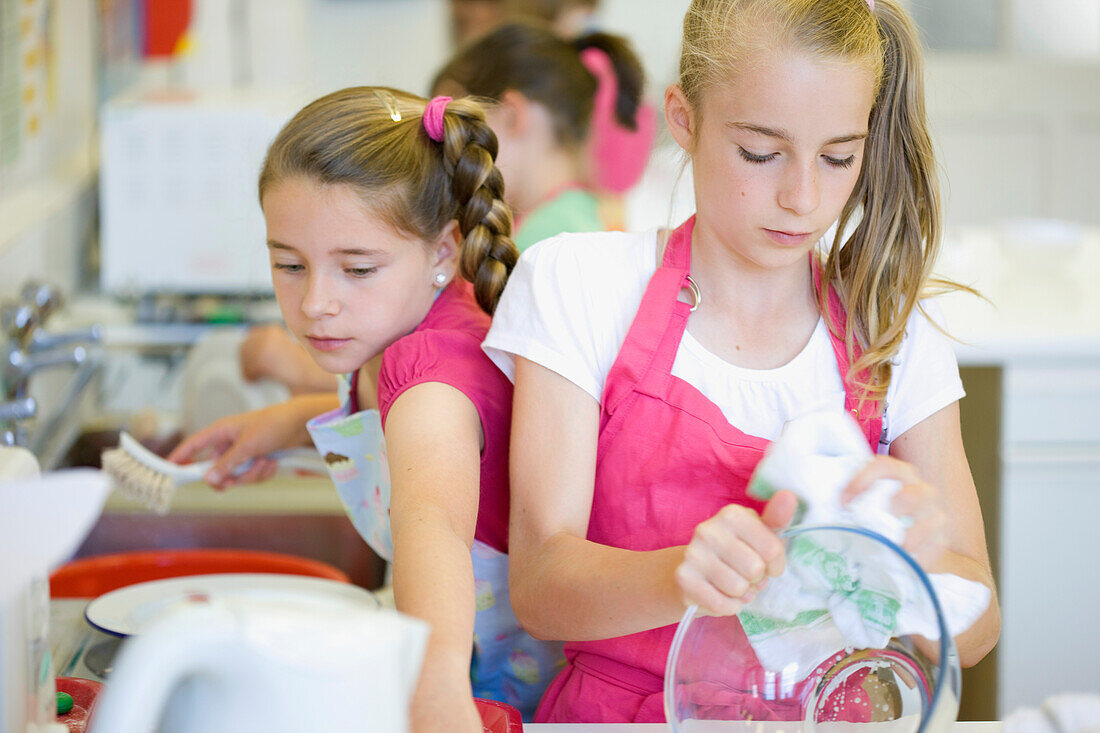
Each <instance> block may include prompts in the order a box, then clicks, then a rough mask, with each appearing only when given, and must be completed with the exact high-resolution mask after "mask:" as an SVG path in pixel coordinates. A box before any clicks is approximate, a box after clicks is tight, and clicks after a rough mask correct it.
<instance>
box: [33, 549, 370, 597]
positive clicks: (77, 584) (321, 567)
mask: <svg viewBox="0 0 1100 733" xmlns="http://www.w3.org/2000/svg"><path fill="white" fill-rule="evenodd" d="M213 573H282V574H286V575H308V576H311V577H315V578H327V579H329V580H337V581H340V582H342V583H347V582H350V581H349V580H348V576H347V575H346V574H345V573H344V572H343V571H341V570H340V569H338V568H335V567H333V566H332V565H329V564H328V563H323V562H320V561H319V560H310V559H308V558H304V557H297V556H295V555H284V554H280V553H276V552H260V551H257V550H220V549H180V550H144V551H139V552H122V553H118V554H115V555H98V556H95V557H86V558H81V559H79V560H73V561H72V562H70V563H67V564H65V565H62V566H61V567H60V568H58V569H57V570H56V571H55V572H54V573H53V575H51V576H50V597H52V598H96V597H98V596H101V595H103V594H104V593H107V592H109V591H112V590H115V589H116V588H122V587H124V586H127V585H133V584H134V583H144V582H145V581H147V580H160V579H162V578H176V577H179V576H182V575H209V574H213Z"/></svg>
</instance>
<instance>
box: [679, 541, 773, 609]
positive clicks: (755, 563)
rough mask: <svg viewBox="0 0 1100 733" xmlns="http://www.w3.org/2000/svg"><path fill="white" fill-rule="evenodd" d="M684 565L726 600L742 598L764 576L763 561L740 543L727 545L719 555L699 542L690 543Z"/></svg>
mask: <svg viewBox="0 0 1100 733" xmlns="http://www.w3.org/2000/svg"><path fill="white" fill-rule="evenodd" d="M734 545H736V546H734ZM684 562H685V564H687V565H689V566H690V567H691V568H693V569H694V570H695V571H696V572H697V573H698V575H699V576H700V577H701V578H702V579H703V580H704V581H706V582H707V583H708V584H709V585H711V586H713V587H714V588H715V589H716V590H717V591H718V592H719V593H721V594H722V595H723V596H726V597H727V598H739V597H740V596H743V595H745V594H746V593H748V592H750V591H751V590H752V587H753V584H754V583H757V582H760V581H761V580H762V579H763V577H764V570H765V566H764V561H763V559H761V558H760V556H758V555H757V554H756V553H755V552H753V551H752V550H751V549H750V548H749V547H748V546H746V545H745V544H744V543H741V542H736V543H732V544H727V546H726V547H724V548H723V551H722V553H721V554H715V553H714V552H713V550H712V549H711V548H707V547H703V546H702V543H692V544H691V545H688V548H687V551H686V552H685V553H684Z"/></svg>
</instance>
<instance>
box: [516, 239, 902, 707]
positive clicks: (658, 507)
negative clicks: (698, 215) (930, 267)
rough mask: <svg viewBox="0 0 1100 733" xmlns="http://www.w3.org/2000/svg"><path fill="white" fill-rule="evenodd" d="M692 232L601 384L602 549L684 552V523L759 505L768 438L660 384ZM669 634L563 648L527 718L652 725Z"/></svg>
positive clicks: (832, 323) (598, 491)
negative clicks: (753, 493) (757, 476)
mask: <svg viewBox="0 0 1100 733" xmlns="http://www.w3.org/2000/svg"><path fill="white" fill-rule="evenodd" d="M694 223H695V220H694V217H693V218H691V219H689V220H688V221H687V222H685V223H684V224H683V225H681V226H680V227H679V228H678V229H677V230H676V231H675V232H673V233H672V235H671V236H670V237H669V241H668V245H667V246H666V248H665V254H664V260H663V262H662V265H661V267H660V268H658V269H657V271H656V272H655V273H654V275H653V277H652V278H651V279H650V281H649V285H648V287H647V288H646V292H645V295H644V297H643V298H642V303H641V306H639V308H638V313H637V315H636V316H635V317H634V322H633V323H632V324H631V326H630V330H629V332H628V333H627V336H626V340H625V341H624V343H623V346H622V349H621V350H620V351H619V355H618V357H617V358H616V360H615V363H614V365H613V366H612V367H611V371H610V373H609V374H608V377H607V382H606V384H605V385H604V391H603V399H602V400H601V414H600V436H599V443H598V446H597V453H596V476H595V491H594V495H593V499H592V513H591V519H590V521H589V525H588V539H589V540H591V541H593V542H598V543H600V544H602V545H609V546H612V547H621V548H625V549H628V550H638V551H644V550H656V549H661V548H665V547H671V546H675V545H685V544H687V543H688V542H689V541H690V540H691V536H692V533H693V532H694V530H695V527H696V525H698V524H699V523H701V522H703V521H704V520H707V519H710V518H711V517H712V516H714V515H715V514H717V513H718V511H719V510H720V509H721V508H722V507H724V506H726V505H727V504H742V505H745V506H749V507H752V508H753V509H755V510H757V511H760V510H761V509H762V508H763V503H762V502H760V501H758V500H756V499H754V498H752V497H750V496H748V495H747V493H746V487H747V485H748V481H749V477H750V476H751V475H752V472H753V469H755V468H756V464H757V463H758V462H759V461H760V459H761V457H762V456H763V453H764V450H765V449H766V448H767V446H768V443H769V441H767V440H764V439H763V438H758V437H755V436H752V435H746V434H745V433H743V432H741V431H740V430H738V429H737V428H735V427H734V426H732V425H730V423H729V422H728V421H727V420H726V418H725V415H723V413H722V411H721V409H720V408H719V407H718V406H717V405H715V404H714V403H713V402H711V401H710V400H708V399H707V398H706V397H705V396H703V394H702V393H701V392H699V390H697V389H696V388H695V387H693V386H692V385H690V384H688V383H687V382H685V381H684V380H682V379H680V378H678V377H674V376H672V364H673V362H674V360H675V358H676V350H677V348H678V347H679V345H680V340H681V338H682V337H683V333H684V329H685V328H686V327H687V320H688V315H689V313H690V310H691V306H690V305H689V304H688V303H685V302H682V301H680V300H679V299H678V296H679V293H680V291H681V290H682V289H684V288H686V287H689V285H688V275H689V273H690V268H691V232H692V228H693V226H694ZM814 279H815V283H816V282H817V280H818V277H817V269H816V267H815V269H814ZM692 286H694V283H692ZM829 296H830V297H829V309H828V310H829V313H828V320H827V323H828V325H829V333H830V338H831V340H832V343H833V351H834V353H835V355H836V359H837V365H838V366H839V368H840V374H841V376H842V377H843V378H844V379H845V393H846V397H845V407H846V409H848V410H849V411H850V412H852V413H853V414H854V415H855V416H856V417H857V418H858V420H859V423H860V426H861V427H862V428H863V431H864V433H865V434H866V436H867V441H868V443H869V444H870V445H871V448H872V450H874V449H875V448H876V447H877V446H878V442H879V435H880V433H881V430H882V419H881V417H880V416H879V413H878V409H877V407H878V405H877V404H876V403H872V402H870V401H868V402H865V403H864V404H863V406H862V409H860V408H859V399H858V392H857V390H856V388H855V386H854V385H853V384H852V383H850V382H849V380H848V378H847V374H848V363H849V361H848V355H847V350H846V347H845V344H844V341H843V338H842V337H838V335H837V334H838V333H842V330H841V329H842V324H843V323H844V310H843V306H842V305H841V303H840V299H839V297H838V296H837V295H836V292H835V291H832V292H830V294H829ZM857 357H858V354H857ZM675 630H676V627H675V625H670V626H665V627H662V628H658V629H651V630H649V631H643V632H640V633H637V634H631V635H629V636H621V637H617V638H614V639H603V640H599V641H586V642H573V643H569V644H566V646H565V652H566V657H567V658H568V664H567V666H566V668H565V669H564V670H562V672H561V674H559V675H558V676H557V677H556V678H555V679H554V681H553V682H552V683H551V685H550V687H549V689H548V690H547V691H546V694H545V696H544V697H543V699H542V702H541V703H540V705H539V709H538V712H537V713H536V715H535V721H536V722H540V723H543V722H639V723H654V722H664V719H665V718H664V710H663V706H662V688H663V682H664V667H665V662H666V658H667V656H668V649H669V646H670V645H671V643H672V637H673V634H674V633H675Z"/></svg>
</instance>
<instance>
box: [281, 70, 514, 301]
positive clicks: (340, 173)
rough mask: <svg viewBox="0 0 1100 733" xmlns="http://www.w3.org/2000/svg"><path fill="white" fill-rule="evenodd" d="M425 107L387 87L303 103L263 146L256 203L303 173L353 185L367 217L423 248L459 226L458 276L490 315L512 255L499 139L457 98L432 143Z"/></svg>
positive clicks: (480, 114)
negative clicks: (413, 239)
mask: <svg viewBox="0 0 1100 733" xmlns="http://www.w3.org/2000/svg"><path fill="white" fill-rule="evenodd" d="M426 106H427V100H425V99H423V98H421V97H417V96H415V95H412V94H408V93H406V92H402V91H399V90H397V89H389V88H385V87H352V88H349V89H342V90H340V91H338V92H333V93H332V94H328V95H326V96H324V97H321V98H320V99H318V100H316V101H314V102H311V103H310V104H308V105H306V106H305V107H304V108H303V109H302V110H301V111H300V112H298V114H296V115H295V116H294V117H293V118H292V119H291V120H290V122H288V123H287V124H286V126H285V127H283V129H282V130H281V131H280V132H279V134H278V136H277V137H276V138H275V141H274V142H273V143H272V144H271V147H270V148H269V149H268V152H267V158H266V159H265V160H264V165H263V170H262V171H261V173H260V182H259V191H260V202H261V204H262V202H263V196H264V192H265V191H267V190H268V189H269V188H270V187H271V186H272V185H274V184H275V183H277V182H279V181H281V180H284V179H287V178H291V177H295V176H302V177H306V178H309V179H312V180H315V181H317V182H318V183H320V184H322V185H331V184H343V185H347V186H352V187H354V188H355V189H356V190H358V191H359V193H360V195H361V196H362V197H363V200H364V202H365V203H366V205H367V206H369V208H370V211H371V212H372V213H373V214H375V215H376V216H378V217H379V218H380V219H382V220H383V221H384V222H385V223H386V224H388V225H389V226H391V227H392V228H393V229H394V230H395V231H397V232H400V233H402V234H407V235H411V236H413V237H416V238H417V239H420V240H421V241H424V242H432V241H435V239H436V238H437V237H438V236H439V234H440V233H441V232H442V231H443V228H444V227H445V226H446V225H447V223H448V222H450V221H452V220H457V221H458V225H459V230H460V231H461V233H462V243H461V246H460V254H459V259H458V262H459V274H460V275H461V276H462V277H463V278H465V279H466V280H469V281H470V282H471V283H473V285H474V294H475V296H476V297H477V302H478V305H480V306H481V308H482V309H483V310H484V311H485V312H486V313H490V314H491V313H492V312H493V310H494V309H495V308H496V304H497V301H498V300H499V299H500V293H501V291H502V290H503V289H504V284H505V282H506V281H507V279H508V275H509V274H510V273H511V271H512V268H513V267H514V266H515V264H516V259H517V257H518V256H519V255H518V252H517V250H516V246H515V244H514V243H513V242H512V212H511V209H509V208H508V205H507V204H505V203H504V179H503V178H502V177H501V175H500V171H499V170H497V168H496V166H495V165H494V161H495V160H496V155H497V139H496V136H495V135H494V134H493V132H492V130H490V129H489V126H488V125H487V124H486V122H485V113H484V111H483V110H482V108H481V106H480V105H479V104H477V103H476V102H474V101H473V100H470V99H457V100H454V101H452V102H450V103H449V104H448V105H447V108H446V112H445V114H444V116H443V141H442V142H436V141H434V140H432V139H431V138H430V137H429V136H428V134H427V132H426V131H425V130H424V125H423V122H422V118H423V114H424V109H425V107H426ZM394 117H400V119H399V120H395V119H393V118H394Z"/></svg>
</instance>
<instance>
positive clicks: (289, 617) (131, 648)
mask: <svg viewBox="0 0 1100 733" xmlns="http://www.w3.org/2000/svg"><path fill="white" fill-rule="evenodd" d="M427 636H428V627H427V624H425V623H423V622H422V621H418V620H416V619H412V618H409V617H407V616H403V615H401V614H398V613H397V612H395V611H388V610H382V609H378V608H375V607H373V606H372V605H370V604H367V603H364V602H363V601H360V600H356V599H353V598H341V597H327V596H320V595H310V594H302V596H301V598H300V599H290V600H288V598H287V597H286V596H279V597H278V598H265V597H264V596H263V594H256V595H247V594H241V595H227V596H225V597H218V596H210V597H202V596H199V597H196V598H194V599H191V600H188V601H186V602H183V603H182V604H180V606H179V607H178V608H176V609H173V610H171V611H166V612H165V613H164V615H162V616H160V617H158V618H157V619H156V620H155V621H154V622H153V623H152V624H150V626H149V627H148V628H147V629H145V630H143V631H142V632H141V634H140V635H139V636H135V637H131V638H129V639H128V640H127V641H126V642H125V643H124V644H123V646H122V649H121V651H120V653H119V656H118V657H117V658H116V660H115V664H114V669H113V671H112V672H111V676H110V679H108V681H107V684H106V686H105V688H104V691H103V693H102V694H101V696H100V699H99V701H98V702H97V705H96V709H95V712H94V714H93V715H92V731H93V733H151V731H153V730H154V729H155V730H157V731H159V733H187V732H196V733H197V732H198V731H202V733H230V732H231V731H232V732H233V733H241V732H242V731H265V732H268V733H291V732H292V731H293V732H294V733H299V732H300V731H318V732H320V733H328V732H330V731H331V732H332V733H336V732H337V731H351V730H372V731H373V730H377V731H395V732H396V731H402V732H403V731H406V730H408V716H409V709H408V706H409V701H410V699H411V697H412V691H413V688H414V687H415V684H416V680H417V677H418V675H419V672H420V663H421V660H422V658H423V653H424V647H425V645H426V643H427Z"/></svg>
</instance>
